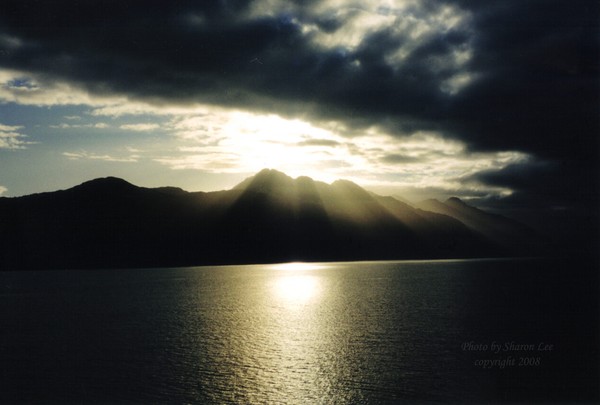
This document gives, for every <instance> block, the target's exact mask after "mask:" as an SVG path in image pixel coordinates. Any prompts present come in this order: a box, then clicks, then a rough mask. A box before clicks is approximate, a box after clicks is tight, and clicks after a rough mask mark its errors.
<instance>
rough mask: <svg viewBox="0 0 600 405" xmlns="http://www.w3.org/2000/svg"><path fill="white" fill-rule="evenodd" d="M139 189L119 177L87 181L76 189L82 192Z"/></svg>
mask: <svg viewBox="0 0 600 405" xmlns="http://www.w3.org/2000/svg"><path fill="white" fill-rule="evenodd" d="M135 188H137V187H136V186H134V185H133V184H131V183H129V182H127V181H125V180H123V179H120V178H118V177H101V178H98V179H94V180H90V181H86V182H85V183H82V184H80V185H79V186H76V187H74V189H80V190H103V191H105V190H109V189H110V190H131V189H135Z"/></svg>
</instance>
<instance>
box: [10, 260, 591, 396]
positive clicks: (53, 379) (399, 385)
mask: <svg viewBox="0 0 600 405" xmlns="http://www.w3.org/2000/svg"><path fill="white" fill-rule="evenodd" d="M593 274H594V273H593V269H586V268H585V266H578V267H576V268H572V267H569V263H568V262H564V261H550V260H469V261H421V262H406V261H405V262H360V263H322V264H319V263H315V264H310V265H309V264H292V265H289V264H288V265H253V266H223V267H195V268H166V269H136V270H104V271H44V272H2V273H0V321H1V324H2V332H0V381H1V384H2V385H3V387H2V390H0V391H1V392H2V393H0V399H1V400H4V401H10V402H13V401H34V402H35V401H41V402H52V401H57V402H69V401H88V402H150V401H151V402H169V403H173V402H175V403H179V402H202V403H207V402H208V403H224V402H232V403H341V404H344V403H347V404H353V403H390V402H392V403H393V402H401V401H416V402H422V401H464V400H471V401H483V400H493V401H517V400H519V401H523V400H540V401H543V400H559V401H561V400H562V401H567V400H569V401H570V400H577V399H579V400H592V399H596V398H597V395H598V385H597V384H598V383H597V376H598V368H597V365H598V351H597V340H596V339H597V337H598V333H597V325H598V311H597V285H596V284H595V282H594V280H595V281H597V279H596V278H594V276H593ZM493 342H495V343H496V344H498V345H501V348H503V347H504V345H506V347H507V350H501V351H499V352H498V353H494V351H493V350H492V348H491V345H492V343H493ZM511 343H514V344H515V345H521V344H523V345H534V346H535V350H514V349H510V348H511V347H512V348H519V349H522V348H524V347H529V346H509V345H510V344H511ZM542 343H543V344H545V345H546V346H545V347H546V348H547V347H549V346H552V349H551V350H546V351H539V350H538V346H539V345H540V344H542ZM477 345H479V346H477ZM486 346H487V347H486ZM510 358H513V359H515V360H517V361H519V359H521V358H524V359H528V361H529V362H531V364H527V365H524V364H521V365H518V364H514V365H511V364H510ZM485 360H490V361H493V360H497V362H496V363H490V364H491V365H490V364H488V366H486V365H485V364H486V363H484V362H485ZM502 360H504V363H501V361H502ZM502 364H504V365H503V366H502Z"/></svg>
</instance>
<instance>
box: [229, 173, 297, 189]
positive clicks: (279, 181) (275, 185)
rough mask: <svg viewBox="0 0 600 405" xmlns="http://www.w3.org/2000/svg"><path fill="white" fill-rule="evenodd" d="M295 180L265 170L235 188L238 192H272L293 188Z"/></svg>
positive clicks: (282, 174) (283, 174)
mask: <svg viewBox="0 0 600 405" xmlns="http://www.w3.org/2000/svg"><path fill="white" fill-rule="evenodd" d="M293 181H294V180H293V179H292V178H291V177H290V176H288V175H287V174H285V173H282V172H280V171H278V170H274V169H263V170H261V171H260V172H258V173H257V174H255V175H254V176H252V177H249V178H247V179H246V180H244V181H242V182H241V183H240V184H238V185H237V186H235V187H234V189H236V190H247V191H255V192H271V191H274V190H277V189H285V188H290V187H292V186H293Z"/></svg>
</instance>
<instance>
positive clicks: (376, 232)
mask: <svg viewBox="0 0 600 405" xmlns="http://www.w3.org/2000/svg"><path fill="white" fill-rule="evenodd" d="M429 206H430V207H429ZM427 207H429V209H427ZM519 226H520V225H519V224H517V223H515V222H512V221H510V220H508V219H506V218H502V217H498V216H494V215H491V214H487V213H485V212H483V211H481V210H478V209H476V208H473V207H469V206H468V205H466V204H464V203H462V202H459V200H458V201H454V200H449V201H447V202H446V203H439V202H437V203H436V202H433V201H430V202H425V203H424V205H422V206H420V208H415V207H412V206H410V205H409V204H407V203H405V202H402V201H399V200H397V199H395V198H392V197H382V196H379V195H376V194H373V193H369V192H367V191H366V190H364V189H363V188H361V187H360V186H358V185H356V184H354V183H352V182H349V181H345V180H338V181H336V182H334V183H332V184H331V185H329V184H325V183H322V182H318V181H313V180H312V179H311V178H309V177H299V178H296V179H293V178H291V177H289V176H287V175H285V174H284V173H281V172H278V171H276V170H268V169H265V170H263V171H261V172H259V173H258V174H256V175H255V176H253V177H250V178H248V179H246V180H244V181H243V182H242V183H240V184H238V185H237V186H235V187H234V188H233V189H231V190H225V191H219V192H210V193H204V192H195V193H190V192H186V191H184V190H181V189H179V188H174V187H161V188H152V189H150V188H142V187H137V186H134V185H132V184H130V183H128V182H126V181H125V180H122V179H117V178H113V177H108V178H102V179H96V180H92V181H88V182H86V183H83V184H81V185H79V186H76V187H73V188H71V189H68V190H61V191H56V192H50V193H42V194H34V195H29V196H24V197H16V198H0V246H2V249H1V250H0V269H26V268H119V267H123V268H125V267H165V266H186V265H201V264H234V263H267V262H283V261H294V260H296V261H297V260H302V261H332V260H376V259H408V258H413V259H419V258H452V257H484V256H502V255H512V254H519V253H522V251H521V249H519V247H518V246H516V244H515V243H504V242H505V240H504V239H503V238H509V239H510V238H513V236H514V235H513V231H514V230H517V229H519ZM535 238H536V236H535V234H533V233H525V232H523V233H522V234H521V239H520V240H522V242H523V243H529V241H530V239H531V240H535ZM528 246H529V245H528ZM527 253H531V252H530V251H528V252H527Z"/></svg>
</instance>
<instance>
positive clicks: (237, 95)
mask: <svg viewBox="0 0 600 405" xmlns="http://www.w3.org/2000/svg"><path fill="white" fill-rule="evenodd" d="M599 10H600V7H599V2H598V1H592V0H587V1H581V0H565V1H556V0H486V1H475V0H438V1H432V0H387V1H385V0H384V1H371V0H360V1H354V0H296V1H279V0H255V1H236V0H215V1H171V2H165V1H160V2H158V1H130V0H128V1H123V0H121V1H110V0H103V1H93V0H90V1H60V0H58V1H51V2H50V1H46V2H38V1H31V0H17V1H12V0H3V1H2V4H1V5H0V195H1V196H5V197H11V196H20V195H25V194H31V193H36V192H43V191H52V190H56V189H64V188H69V187H72V186H74V185H77V184H79V183H81V182H84V181H86V180H90V179H92V178H96V177H105V176H117V177H121V178H124V179H126V180H128V181H130V182H132V183H134V184H136V185H139V186H145V187H157V186H165V185H171V186H177V187H181V188H183V189H185V190H189V191H212V190H219V189H227V188H231V187H232V186H234V185H235V184H237V183H239V182H241V181H242V180H243V179H244V178H246V177H248V176H251V175H253V174H254V173H256V172H258V171H259V170H261V169H263V168H274V169H278V170H280V171H283V172H285V173H287V174H288V175H291V176H293V177H297V176H300V175H307V176H310V177H312V178H314V179H316V180H321V181H326V182H331V181H333V180H335V179H338V178H344V179H349V180H352V181H355V182H356V183H358V184H360V185H362V186H363V187H365V188H367V189H370V190H373V191H376V192H378V193H381V194H386V195H396V196H400V197H402V198H405V199H407V200H409V201H419V200H420V199H424V198H430V197H435V198H447V197H450V196H458V197H460V198H463V199H464V200H466V201H470V202H471V203H473V204H475V205H477V206H480V207H484V208H488V209H491V210H497V211H502V212H506V213H508V214H514V216H517V217H519V216H520V217H521V218H533V217H532V216H531V215H530V214H531V213H532V212H536V213H537V215H538V219H537V221H538V222H540V223H544V222H546V218H549V217H551V218H554V219H556V220H557V221H560V220H562V221H570V219H571V218H573V217H574V216H577V217H578V218H579V219H580V220H581V221H583V222H590V221H592V222H594V221H597V207H598V206H599V199H598V185H599V179H598V174H599V165H598V153H599V151H600V146H599V144H598V135H599V134H600V132H599V129H600V128H599V127H600V118H599V117H600V116H599V112H600V110H599V107H600V103H599V98H600V82H599V65H600V63H599V61H600V53H599V49H600V29H599V21H600V18H599V17H600V11H599Z"/></svg>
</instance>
